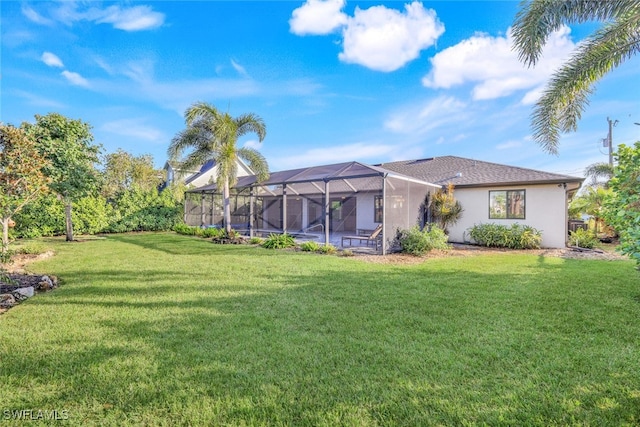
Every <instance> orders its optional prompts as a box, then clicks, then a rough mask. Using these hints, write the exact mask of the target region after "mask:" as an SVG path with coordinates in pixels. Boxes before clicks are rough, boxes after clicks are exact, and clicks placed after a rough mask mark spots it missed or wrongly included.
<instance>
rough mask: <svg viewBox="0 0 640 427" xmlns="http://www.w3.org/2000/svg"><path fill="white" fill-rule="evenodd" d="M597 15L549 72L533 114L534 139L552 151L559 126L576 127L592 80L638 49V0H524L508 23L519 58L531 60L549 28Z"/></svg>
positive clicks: (537, 55) (564, 129)
mask: <svg viewBox="0 0 640 427" xmlns="http://www.w3.org/2000/svg"><path fill="white" fill-rule="evenodd" d="M588 21H601V22H603V25H602V27H601V28H600V29H599V30H597V31H596V32H595V33H593V34H592V35H591V36H589V37H587V39H586V40H585V41H584V42H583V43H581V44H580V45H579V46H578V48H577V51H576V52H575V54H574V55H573V56H572V57H571V58H570V59H569V60H568V61H567V62H566V63H565V64H564V65H563V66H562V67H561V68H560V69H559V70H558V71H556V72H555V74H554V75H553V76H552V77H551V80H550V82H549V84H548V86H547V88H546V89H545V91H544V93H543V95H542V97H541V98H540V100H538V102H537V103H536V105H535V107H534V111H533V114H532V118H531V121H532V127H533V138H534V140H535V141H536V142H537V143H539V144H540V145H542V147H543V148H544V149H545V150H546V151H548V152H549V153H553V154H557V152H558V145H559V140H560V133H561V132H570V131H575V130H576V129H577V123H578V121H579V120H580V117H581V114H582V112H583V111H584V109H585V107H586V106H587V105H588V102H589V101H588V97H589V95H590V94H591V93H592V92H593V86H594V84H595V83H596V82H597V81H598V80H599V79H600V78H602V77H603V76H604V75H605V74H607V73H608V72H609V71H611V70H612V69H613V68H615V67H617V66H618V65H620V64H621V63H622V62H624V61H625V60H627V59H629V58H631V57H632V56H633V55H635V54H637V53H638V52H639V51H640V1H638V0H616V1H602V0H532V1H526V2H523V6H522V9H521V10H520V11H519V12H518V14H517V15H516V21H515V23H514V26H513V36H514V48H515V49H516V50H517V51H518V57H519V59H520V61H522V62H524V63H525V64H526V65H528V66H533V65H535V64H536V62H537V61H538V59H539V58H540V56H541V52H542V48H543V47H544V45H545V44H546V42H547V38H548V37H549V34H551V33H552V32H553V31H556V30H558V29H560V28H561V27H562V26H563V25H568V24H571V23H578V24H579V23H584V22H588Z"/></svg>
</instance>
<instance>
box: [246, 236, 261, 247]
mask: <svg viewBox="0 0 640 427" xmlns="http://www.w3.org/2000/svg"><path fill="white" fill-rule="evenodd" d="M262 242H264V239H262V238H260V237H252V238H250V239H249V242H248V243H249V244H250V245H261V244H262Z"/></svg>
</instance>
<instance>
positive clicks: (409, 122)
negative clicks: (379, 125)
mask: <svg viewBox="0 0 640 427" xmlns="http://www.w3.org/2000/svg"><path fill="white" fill-rule="evenodd" d="M467 113H468V108H467V104H465V103H464V102H462V101H460V100H458V99H456V98H453V97H446V96H442V97H438V98H435V99H432V100H429V101H427V102H426V103H421V104H416V105H410V106H408V107H404V108H403V109H401V110H398V111H396V112H394V113H392V114H391V115H390V117H389V118H388V119H387V120H385V122H384V128H385V129H386V130H389V131H391V132H394V133H399V134H409V135H413V136H417V137H419V136H420V135H427V134H429V135H430V134H431V133H432V132H433V131H435V130H437V129H443V128H446V129H450V128H451V127H452V126H455V128H456V129H459V128H460V123H461V122H464V121H465V117H466V115H467Z"/></svg>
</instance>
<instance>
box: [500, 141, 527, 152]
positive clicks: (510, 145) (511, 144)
mask: <svg viewBox="0 0 640 427" xmlns="http://www.w3.org/2000/svg"><path fill="white" fill-rule="evenodd" d="M520 147H522V142H520V141H507V142H504V143H502V144H498V145H496V150H510V149H512V148H520Z"/></svg>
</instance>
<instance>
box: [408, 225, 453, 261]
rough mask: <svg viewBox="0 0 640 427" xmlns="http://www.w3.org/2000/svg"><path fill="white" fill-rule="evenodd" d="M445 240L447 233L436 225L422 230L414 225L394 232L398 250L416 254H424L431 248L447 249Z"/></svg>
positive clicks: (446, 239)
mask: <svg viewBox="0 0 640 427" xmlns="http://www.w3.org/2000/svg"><path fill="white" fill-rule="evenodd" d="M447 241H448V237H447V235H446V234H445V232H444V231H443V230H442V228H440V227H438V226H437V225H432V226H431V228H430V229H428V228H425V229H424V230H420V227H418V226H417V225H416V226H414V227H412V228H410V229H408V230H398V231H397V232H396V243H397V244H398V245H399V246H400V251H401V252H403V253H408V254H411V255H416V256H420V255H424V254H425V253H427V252H429V251H431V250H433V249H448V248H449V244H448V243H447Z"/></svg>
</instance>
